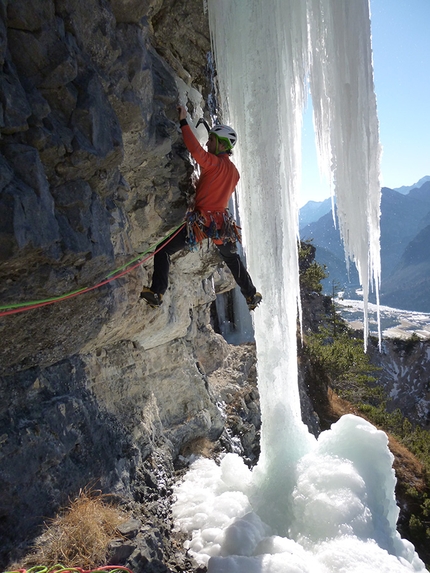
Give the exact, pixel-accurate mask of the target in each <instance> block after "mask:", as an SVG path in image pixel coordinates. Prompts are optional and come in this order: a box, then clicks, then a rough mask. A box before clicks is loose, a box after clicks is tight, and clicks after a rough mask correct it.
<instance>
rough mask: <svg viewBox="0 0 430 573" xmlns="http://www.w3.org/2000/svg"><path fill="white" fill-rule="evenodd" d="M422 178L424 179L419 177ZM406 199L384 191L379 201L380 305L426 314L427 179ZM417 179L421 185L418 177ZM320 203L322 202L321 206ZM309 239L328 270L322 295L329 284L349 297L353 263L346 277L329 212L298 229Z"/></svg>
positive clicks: (429, 271) (429, 264)
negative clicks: (336, 286)
mask: <svg viewBox="0 0 430 573" xmlns="http://www.w3.org/2000/svg"><path fill="white" fill-rule="evenodd" d="M424 179H426V178H424ZM427 179H428V180H427V181H425V182H424V183H423V184H421V185H419V186H418V187H417V186H414V187H413V188H412V189H411V190H410V191H409V192H408V193H407V194H406V195H405V194H402V193H399V192H398V191H395V190H394V189H389V188H387V187H384V188H383V189H382V199H381V266H382V285H381V303H382V304H385V305H387V306H395V307H397V308H403V309H406V310H416V311H420V312H430V249H429V248H428V245H429V244H430V178H427ZM420 181H423V180H422V179H421V180H420ZM321 204H322V203H321ZM300 236H301V238H302V240H305V241H306V240H310V239H311V240H312V242H313V244H314V246H315V247H316V249H317V251H316V259H317V261H318V262H320V263H321V264H325V265H326V266H327V269H328V272H329V277H328V278H327V279H326V280H325V281H323V286H324V292H326V293H327V294H330V293H331V292H332V288H333V286H332V285H333V283H335V284H336V285H338V287H339V289H340V290H345V291H346V296H348V297H351V298H354V291H355V289H356V288H358V286H359V285H358V277H357V273H356V271H355V267H354V265H352V267H353V269H351V272H350V276H349V277H348V276H347V271H346V264H345V257H344V252H343V245H342V243H341V240H340V236H339V231H338V230H337V229H335V227H334V224H333V217H332V213H331V211H330V212H329V213H326V214H324V215H323V216H322V217H321V218H320V219H319V220H318V221H313V222H311V223H309V224H307V225H305V226H303V227H302V228H301V229H300Z"/></svg>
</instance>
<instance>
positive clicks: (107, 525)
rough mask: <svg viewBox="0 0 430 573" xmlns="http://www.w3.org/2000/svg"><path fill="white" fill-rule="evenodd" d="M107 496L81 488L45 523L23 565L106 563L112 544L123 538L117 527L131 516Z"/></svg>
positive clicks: (24, 566)
mask: <svg viewBox="0 0 430 573" xmlns="http://www.w3.org/2000/svg"><path fill="white" fill-rule="evenodd" d="M107 498H108V496H104V495H101V494H99V493H95V492H92V491H81V492H80V493H79V496H78V497H77V498H76V499H75V500H74V501H72V502H70V504H69V506H68V507H67V508H66V509H65V510H64V511H62V512H61V513H60V514H59V515H58V516H57V517H55V518H54V519H52V520H50V521H49V522H47V523H46V524H45V526H46V530H45V531H44V533H43V534H42V535H41V536H40V537H39V538H38V539H37V541H36V543H35V545H34V550H33V552H32V553H31V554H30V555H28V556H27V557H26V558H25V560H24V562H23V563H21V564H20V567H22V568H29V567H33V566H35V565H44V566H47V567H52V566H54V565H56V564H57V563H61V564H62V565H64V566H65V567H81V568H83V569H93V568H95V567H100V566H101V565H103V564H104V563H105V559H106V554H107V549H108V545H109V543H110V542H111V541H112V540H113V539H115V538H118V537H120V535H119V534H118V532H117V527H118V526H119V525H120V524H121V523H123V522H124V521H126V520H127V519H128V516H127V515H126V514H125V513H124V512H122V511H121V510H120V509H118V508H117V507H114V506H113V505H109V504H108V503H107Z"/></svg>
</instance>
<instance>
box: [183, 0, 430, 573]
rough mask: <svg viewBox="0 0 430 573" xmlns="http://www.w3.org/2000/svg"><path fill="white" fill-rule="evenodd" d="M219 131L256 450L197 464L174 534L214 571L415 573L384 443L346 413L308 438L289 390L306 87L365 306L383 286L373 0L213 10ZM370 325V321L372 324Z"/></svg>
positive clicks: (239, 1)
mask: <svg viewBox="0 0 430 573" xmlns="http://www.w3.org/2000/svg"><path fill="white" fill-rule="evenodd" d="M207 8H208V12H209V22H210V28H211V33H212V38H213V45H214V52H215V59H216V66H217V71H218V81H219V88H220V96H221V98H222V108H223V120H224V121H225V122H226V123H229V124H231V125H233V126H234V128H235V129H236V131H237V132H238V134H239V140H238V145H237V146H236V148H235V152H234V160H235V162H236V163H237V164H238V166H239V169H240V172H241V185H240V209H241V212H242V227H243V236H244V243H245V250H246V254H247V261H248V265H249V267H250V270H251V275H252V277H253V280H254V282H255V284H256V285H257V287H258V289H259V290H261V292H262V293H263V297H264V299H263V303H262V304H261V306H260V307H259V308H258V309H257V310H256V311H255V317H254V321H255V322H254V326H255V339H256V345H257V354H258V385H259V391H260V404H261V415H262V429H261V455H260V458H259V461H258V464H257V466H256V467H255V468H253V470H252V471H251V470H249V469H248V468H247V467H246V466H245V464H244V463H243V461H242V460H241V458H240V457H239V456H237V455H236V454H227V455H226V456H225V457H224V458H223V459H222V460H221V462H220V464H219V465H217V464H216V463H215V462H214V461H211V460H204V459H202V460H198V461H196V462H195V463H194V464H193V465H192V467H191V469H190V471H189V472H188V474H187V476H186V477H185V480H184V482H183V483H182V484H181V485H180V486H179V487H178V488H177V491H176V495H177V502H176V504H175V505H174V507H173V513H174V516H175V518H176V522H177V526H178V527H180V528H181V529H182V530H184V531H187V532H188V533H189V534H190V536H191V537H192V538H191V540H190V542H189V549H190V551H191V552H192V554H193V556H194V557H195V558H196V559H197V560H198V561H200V562H201V563H203V564H207V565H208V573H227V572H228V573H274V572H276V573H311V572H312V573H344V572H345V571H348V573H364V572H365V573H402V572H406V571H415V572H420V573H421V572H422V573H424V572H425V568H424V565H423V563H422V562H421V560H420V559H419V558H418V556H417V555H416V553H415V552H414V548H413V547H412V546H411V544H410V543H409V542H407V541H405V540H403V539H401V538H400V536H399V534H398V533H397V531H396V521H397V517H398V508H397V506H396V503H395V497H394V485H395V476H394V472H393V470H392V455H391V453H390V452H389V450H388V447H387V437H386V435H385V434H384V433H383V432H380V431H378V430H376V429H375V428H374V427H373V426H372V425H370V424H368V423H367V422H365V421H364V420H362V419H361V418H358V417H356V416H351V415H349V416H344V417H343V418H341V420H340V421H339V422H337V423H336V424H334V425H333V426H332V428H331V430H329V431H326V432H323V433H322V434H321V435H320V436H319V438H318V440H316V439H315V438H314V437H313V436H311V435H310V434H309V433H308V431H307V428H306V427H305V426H304V424H303V423H302V421H301V413H300V401H299V393H298V385H297V347H296V329H297V308H298V297H299V282H298V260H297V249H296V244H297V238H298V208H297V203H298V202H297V198H296V193H297V190H298V188H299V173H300V172H301V165H300V149H301V125H302V113H303V108H304V105H305V99H306V98H305V96H306V90H307V87H306V86H307V84H306V81H307V78H308V77H309V83H310V87H311V92H312V98H313V105H314V108H315V125H316V134H317V140H318V145H319V148H320V154H321V163H322V165H323V166H324V165H325V166H326V171H327V172H329V174H330V177H331V179H332V182H333V187H334V191H335V194H336V201H337V205H338V217H339V226H340V230H341V233H342V237H343V240H344V242H345V251H346V253H347V255H348V256H349V258H350V259H352V260H353V261H354V262H355V264H356V265H357V267H358V270H359V273H360V278H361V281H362V283H363V289H364V296H365V297H367V293H368V285H369V284H373V285H374V286H375V288H376V289H377V288H378V286H379V268H380V266H379V204H380V194H379V193H380V192H379V181H378V164H379V143H378V122H377V117H376V103H375V96H374V92H373V78H372V65H371V48H370V19H369V6H368V0H270V1H265V2H263V1H262V0H208V6H207ZM366 319H367V317H365V322H367V320H366Z"/></svg>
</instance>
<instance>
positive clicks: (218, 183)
mask: <svg viewBox="0 0 430 573" xmlns="http://www.w3.org/2000/svg"><path fill="white" fill-rule="evenodd" d="M178 113H179V121H180V126H181V130H182V136H183V139H184V143H185V145H186V146H187V148H188V151H189V152H190V153H191V155H192V157H193V158H194V159H195V161H196V162H197V163H198V165H200V177H199V179H198V181H197V184H196V194H195V199H194V204H193V206H192V208H190V209H189V210H188V212H187V214H186V216H185V225H184V227H183V228H182V229H181V230H180V231H179V233H178V234H177V235H176V236H174V237H173V239H171V238H167V239H166V241H164V243H162V244H161V249H160V250H158V252H157V253H156V254H155V256H154V272H153V275H152V284H151V288H148V287H144V288H143V290H142V292H141V294H140V297H141V298H143V299H144V300H146V302H148V303H149V304H150V305H151V306H153V307H157V306H160V305H161V303H162V301H163V295H164V293H165V292H166V290H167V286H168V276H169V267H170V256H171V255H173V254H174V253H177V252H178V251H180V250H181V249H183V248H184V247H186V246H188V247H189V248H192V247H194V246H195V245H196V244H197V243H199V242H201V241H202V240H203V239H204V238H205V237H209V238H211V239H212V241H213V242H214V243H215V245H216V246H217V248H218V251H219V253H220V255H221V257H222V259H223V260H224V261H225V263H226V264H227V266H228V268H229V269H230V271H231V272H232V274H233V276H234V279H235V280H236V282H237V284H238V285H239V287H240V290H241V292H242V294H243V295H244V297H245V298H246V302H247V305H248V308H249V310H254V309H255V308H256V307H257V306H258V305H259V304H260V302H261V300H262V296H261V294H260V293H258V292H257V290H256V288H255V286H254V285H253V283H252V280H251V277H250V276H249V274H248V272H247V270H246V268H245V266H244V264H243V262H242V260H241V258H240V256H239V255H238V253H237V249H236V241H237V239H238V237H239V233H238V229H237V227H236V224H235V222H234V220H233V219H232V217H231V216H230V214H229V212H228V210H227V205H228V202H229V199H230V197H231V196H232V194H233V191H234V189H235V187H236V184H237V182H238V181H239V177H240V175H239V172H238V170H237V169H236V167H235V165H234V164H233V163H232V162H231V161H230V155H231V150H232V149H233V147H234V145H235V144H236V140H237V135H236V133H235V131H234V130H233V129H232V128H231V127H228V126H226V125H215V126H214V127H213V128H212V129H211V130H210V132H209V139H208V142H207V151H205V150H204V149H203V147H202V146H201V145H200V143H199V141H198V140H197V139H196V137H195V136H194V134H193V132H192V130H191V128H190V126H189V125H188V122H187V119H186V117H187V110H186V108H185V107H184V106H178Z"/></svg>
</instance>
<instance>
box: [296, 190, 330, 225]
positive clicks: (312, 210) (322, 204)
mask: <svg viewBox="0 0 430 573" xmlns="http://www.w3.org/2000/svg"><path fill="white" fill-rule="evenodd" d="M330 212H331V198H330V197H329V198H328V199H325V200H324V201H308V202H307V203H306V205H304V206H303V207H302V208H301V209H300V213H299V227H300V229H301V228H302V227H306V225H309V223H313V222H314V221H318V219H320V218H321V217H322V216H323V215H325V214H326V213H330Z"/></svg>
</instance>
